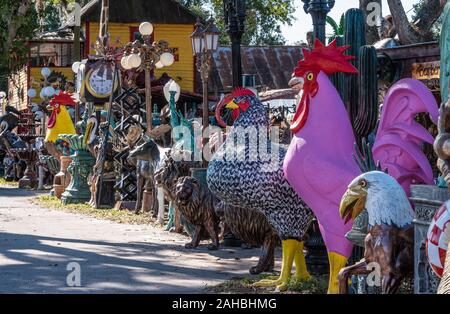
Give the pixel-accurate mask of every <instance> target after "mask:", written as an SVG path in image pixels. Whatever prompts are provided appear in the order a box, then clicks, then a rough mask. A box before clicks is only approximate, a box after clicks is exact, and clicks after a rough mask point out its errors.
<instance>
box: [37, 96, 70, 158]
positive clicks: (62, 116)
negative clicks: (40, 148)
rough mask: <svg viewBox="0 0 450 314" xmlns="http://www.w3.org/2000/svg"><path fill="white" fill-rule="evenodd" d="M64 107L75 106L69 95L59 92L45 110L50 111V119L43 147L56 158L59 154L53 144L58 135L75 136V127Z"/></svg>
mask: <svg viewBox="0 0 450 314" xmlns="http://www.w3.org/2000/svg"><path fill="white" fill-rule="evenodd" d="M66 106H75V100H74V99H73V98H72V95H71V94H70V93H66V92H60V93H59V94H58V95H55V96H54V97H53V98H52V100H50V104H49V106H47V109H48V110H50V112H51V113H50V118H49V119H48V123H47V133H46V135H45V140H44V141H45V146H46V148H47V150H48V151H49V153H50V154H51V155H52V156H54V157H56V158H58V159H59V157H60V156H61V153H59V152H58V150H57V149H56V146H55V142H56V140H57V139H58V136H59V135H60V134H76V131H75V126H74V124H73V122H72V119H71V118H70V114H69V112H68V111H67V109H66Z"/></svg>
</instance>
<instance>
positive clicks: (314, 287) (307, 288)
mask: <svg viewBox="0 0 450 314" xmlns="http://www.w3.org/2000/svg"><path fill="white" fill-rule="evenodd" d="M278 275H279V274H278V273H265V274H260V275H258V276H252V277H235V278H232V279H230V280H227V281H225V282H223V283H221V284H218V285H216V286H212V287H207V288H206V289H205V292H207V293H245V294H253V293H255V294H256V293H258V294H264V293H266V294H270V293H275V287H258V288H256V287H252V284H253V283H255V282H257V281H259V280H261V279H268V278H270V279H273V278H272V277H274V276H276V277H277V276H278ZM327 288H328V278H327V276H314V277H313V278H312V279H311V280H309V281H298V280H297V279H296V278H294V276H293V277H291V279H290V280H289V283H288V289H287V291H285V292H281V293H284V294H325V293H326V292H327Z"/></svg>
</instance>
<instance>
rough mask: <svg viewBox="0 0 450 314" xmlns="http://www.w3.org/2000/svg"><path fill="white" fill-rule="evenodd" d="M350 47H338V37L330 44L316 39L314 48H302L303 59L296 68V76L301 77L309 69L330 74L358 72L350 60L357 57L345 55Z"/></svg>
mask: <svg viewBox="0 0 450 314" xmlns="http://www.w3.org/2000/svg"><path fill="white" fill-rule="evenodd" d="M348 48H350V46H340V47H338V46H337V44H336V39H335V40H333V41H332V42H331V43H330V44H329V45H328V46H325V45H324V44H322V43H321V42H320V40H318V39H316V40H315V42H314V49H313V50H311V51H310V50H308V49H302V52H303V60H300V61H299V62H298V65H297V67H296V68H295V69H294V73H295V76H298V77H301V76H303V75H304V74H305V73H306V72H308V71H315V72H319V71H323V72H325V73H326V74H328V75H330V74H333V73H338V72H343V73H358V70H357V69H356V68H355V67H354V66H353V65H352V64H351V63H350V62H349V61H350V60H353V59H355V57H354V56H346V55H344V52H345V51H346V50H347V49H348Z"/></svg>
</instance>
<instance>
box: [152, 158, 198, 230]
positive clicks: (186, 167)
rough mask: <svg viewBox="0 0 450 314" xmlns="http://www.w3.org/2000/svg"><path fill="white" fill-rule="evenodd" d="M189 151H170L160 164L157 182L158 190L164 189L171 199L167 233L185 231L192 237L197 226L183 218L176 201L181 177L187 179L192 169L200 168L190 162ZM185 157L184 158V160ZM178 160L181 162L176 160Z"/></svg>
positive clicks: (157, 171) (155, 177)
mask: <svg viewBox="0 0 450 314" xmlns="http://www.w3.org/2000/svg"><path fill="white" fill-rule="evenodd" d="M190 154H191V153H190V152H189V151H180V150H169V151H167V152H166V156H164V158H163V160H162V161H161V162H160V165H159V166H158V169H157V170H156V171H155V176H154V179H155V182H156V185H157V187H158V188H162V189H163V191H164V194H165V195H166V197H167V198H168V199H169V222H168V225H167V226H166V231H170V230H172V228H175V229H177V227H178V226H179V227H178V228H179V229H181V230H175V231H176V232H182V231H183V229H184V230H185V231H186V232H187V233H188V234H189V235H190V236H192V235H193V234H194V231H195V226H194V225H192V224H190V223H188V222H187V221H186V219H185V218H184V217H182V215H181V213H180V211H179V210H178V209H177V208H176V201H175V191H174V188H175V184H176V182H177V180H178V179H179V178H180V177H186V176H189V175H190V169H191V168H198V167H200V164H199V163H198V162H195V161H189V160H190ZM183 157H184V158H183ZM174 158H175V159H177V160H179V161H175V160H174Z"/></svg>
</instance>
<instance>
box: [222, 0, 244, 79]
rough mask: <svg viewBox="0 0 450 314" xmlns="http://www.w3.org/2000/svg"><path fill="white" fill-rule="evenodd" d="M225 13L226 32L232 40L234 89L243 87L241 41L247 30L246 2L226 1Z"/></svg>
mask: <svg viewBox="0 0 450 314" xmlns="http://www.w3.org/2000/svg"><path fill="white" fill-rule="evenodd" d="M223 12H224V21H225V26H226V30H227V32H228V34H229V36H230V39H231V60H232V73H233V87H238V86H242V61H241V39H242V35H243V34H244V30H245V18H246V13H245V12H246V1H245V0H224V1H223Z"/></svg>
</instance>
